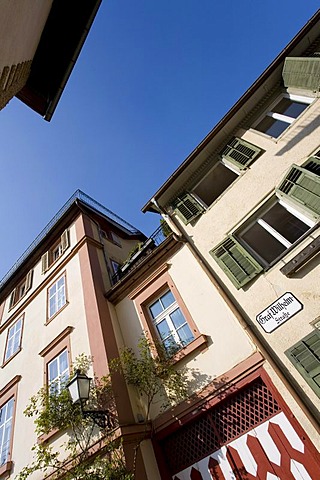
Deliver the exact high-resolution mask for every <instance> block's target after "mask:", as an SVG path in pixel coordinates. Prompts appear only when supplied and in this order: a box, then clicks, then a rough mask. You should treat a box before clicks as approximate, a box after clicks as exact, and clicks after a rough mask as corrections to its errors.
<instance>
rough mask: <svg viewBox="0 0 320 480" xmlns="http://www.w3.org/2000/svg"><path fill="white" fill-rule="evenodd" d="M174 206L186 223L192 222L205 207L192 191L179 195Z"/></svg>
mask: <svg viewBox="0 0 320 480" xmlns="http://www.w3.org/2000/svg"><path fill="white" fill-rule="evenodd" d="M173 208H174V210H175V212H176V213H177V215H178V217H179V218H181V220H182V221H183V222H184V223H185V224H188V223H190V222H191V221H192V220H194V219H195V218H197V217H198V216H199V215H201V214H202V212H203V211H204V207H203V206H202V205H201V204H200V203H199V202H198V201H197V200H196V199H195V198H194V197H193V195H191V194H190V193H185V194H183V195H182V196H181V197H177V199H176V200H175V202H174V204H173Z"/></svg>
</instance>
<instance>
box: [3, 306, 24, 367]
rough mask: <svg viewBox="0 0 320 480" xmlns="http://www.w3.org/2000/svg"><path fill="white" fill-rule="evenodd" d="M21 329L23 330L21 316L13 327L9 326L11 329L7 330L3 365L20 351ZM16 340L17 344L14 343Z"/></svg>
mask: <svg viewBox="0 0 320 480" xmlns="http://www.w3.org/2000/svg"><path fill="white" fill-rule="evenodd" d="M22 328H23V315H22V316H21V317H19V318H18V320H17V321H16V322H15V323H14V324H13V325H11V327H10V328H9V329H8V336H7V343H6V351H5V354H4V363H5V362H7V361H8V360H10V358H11V357H13V355H14V354H15V353H17V352H18V351H19V350H20V349H21V339H22ZM11 332H13V333H11ZM16 339H18V341H17V342H16ZM15 346H16V348H15Z"/></svg>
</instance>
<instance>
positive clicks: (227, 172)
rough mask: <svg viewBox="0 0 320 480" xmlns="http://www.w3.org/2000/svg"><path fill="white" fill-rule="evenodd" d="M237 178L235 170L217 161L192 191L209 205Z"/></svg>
mask: <svg viewBox="0 0 320 480" xmlns="http://www.w3.org/2000/svg"><path fill="white" fill-rule="evenodd" d="M237 178H238V175H237V174H236V173H235V172H233V171H232V170H231V169H230V168H228V167H226V166H225V165H224V164H223V163H222V162H218V163H217V165H216V166H215V167H214V168H213V169H212V170H211V171H210V172H209V173H208V174H207V175H206V176H205V177H204V178H203V179H202V180H201V182H200V183H198V185H197V186H196V187H195V188H194V189H193V190H192V191H193V192H194V193H195V194H196V195H197V196H198V197H199V198H200V199H201V200H202V201H203V202H204V203H205V204H206V205H207V206H208V207H209V206H210V205H211V204H212V203H213V202H214V201H215V200H216V199H217V198H218V197H220V195H221V194H222V193H223V192H224V191H225V190H226V189H227V188H228V187H229V185H231V184H232V183H233V182H234V181H235V180H236V179H237Z"/></svg>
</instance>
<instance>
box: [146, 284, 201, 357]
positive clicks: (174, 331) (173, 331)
mask: <svg viewBox="0 0 320 480" xmlns="http://www.w3.org/2000/svg"><path fill="white" fill-rule="evenodd" d="M168 292H170V293H171V295H172V296H173V298H174V302H173V303H172V304H171V305H169V306H168V307H167V308H165V307H164V305H163V303H162V301H161V297H163V296H164V295H165V294H166V293H168ZM157 301H160V303H161V305H162V306H163V311H162V312H161V313H159V314H158V315H157V316H156V317H155V318H153V315H152V313H151V310H150V308H151V307H152V305H154V304H155V303H156V302H157ZM147 308H148V312H149V315H150V318H151V321H152V324H153V327H154V329H155V332H156V334H157V337H158V338H159V341H160V342H161V343H162V344H163V346H164V348H165V349H166V350H170V348H169V347H166V346H165V341H166V340H167V339H168V338H170V337H171V336H172V337H173V339H174V342H175V345H172V348H173V350H175V347H177V349H179V350H180V349H181V348H183V347H185V346H187V345H189V343H191V341H192V340H194V339H195V336H194V334H193V332H192V330H191V326H190V325H189V323H188V321H187V320H186V318H185V315H184V314H183V312H182V310H181V308H180V306H179V304H178V302H177V300H176V298H175V296H174V294H173V292H172V291H171V289H170V288H168V289H166V290H164V291H162V292H161V293H160V294H159V295H158V296H157V297H155V298H154V299H153V300H152V302H150V303H149V304H148V305H147ZM176 310H180V313H181V315H182V316H183V318H184V323H183V324H182V325H180V326H179V327H178V328H176V327H175V326H174V323H173V322H172V320H171V318H170V314H171V313H173V312H175V311H176ZM163 320H166V322H167V325H168V326H169V328H170V330H169V334H168V335H167V336H166V337H165V338H161V336H160V333H159V332H158V328H157V325H158V324H159V323H161V322H162V321H163ZM185 325H188V327H189V329H190V332H191V334H192V336H193V338H192V340H190V342H188V343H187V344H184V343H183V342H182V341H181V340H180V337H179V334H178V331H179V330H180V329H182V328H183V327H184V326H185Z"/></svg>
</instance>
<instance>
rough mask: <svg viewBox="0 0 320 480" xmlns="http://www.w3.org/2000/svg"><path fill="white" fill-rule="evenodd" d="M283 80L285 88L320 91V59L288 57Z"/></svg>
mask: <svg viewBox="0 0 320 480" xmlns="http://www.w3.org/2000/svg"><path fill="white" fill-rule="evenodd" d="M282 78H283V82H284V85H285V87H296V88H303V89H306V90H319V87H320V57H287V58H286V60H285V62H284V67H283V70H282Z"/></svg>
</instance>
